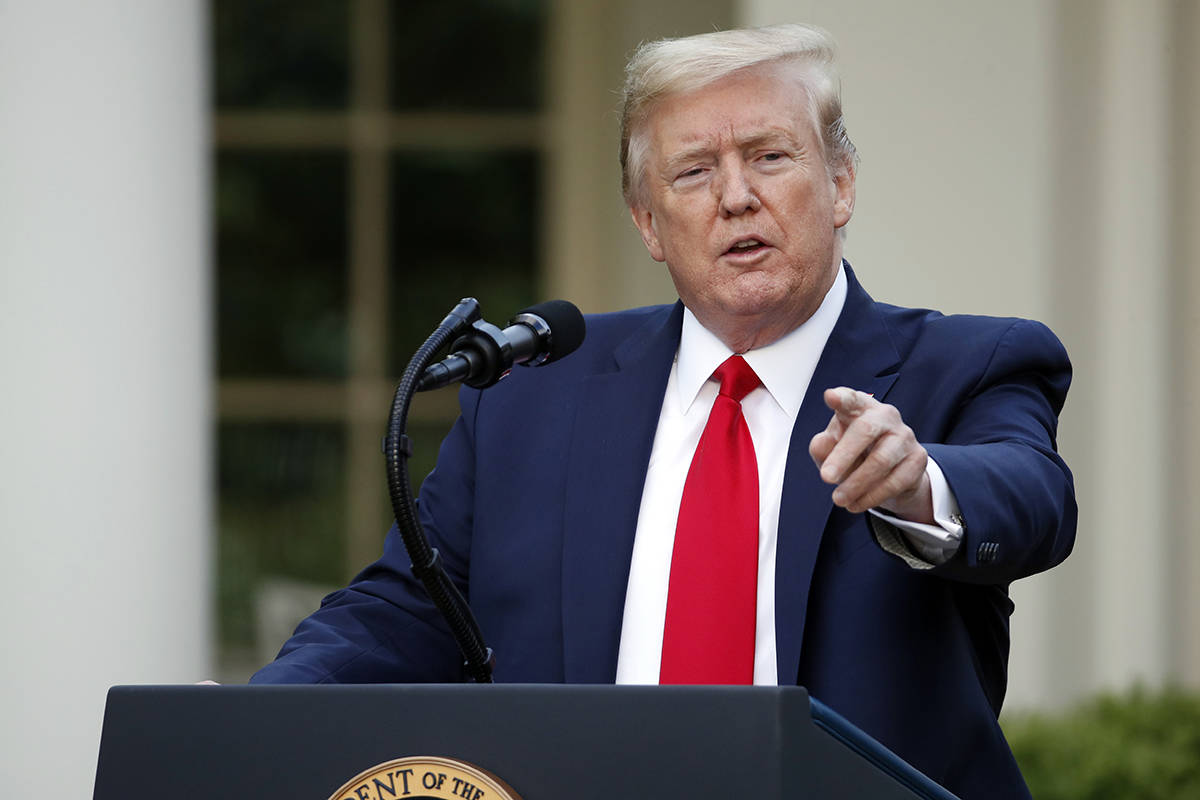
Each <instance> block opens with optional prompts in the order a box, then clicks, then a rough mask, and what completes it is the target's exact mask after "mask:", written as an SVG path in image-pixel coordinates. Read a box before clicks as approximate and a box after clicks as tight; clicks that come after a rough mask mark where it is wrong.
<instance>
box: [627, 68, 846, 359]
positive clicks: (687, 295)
mask: <svg viewBox="0 0 1200 800" xmlns="http://www.w3.org/2000/svg"><path fill="white" fill-rule="evenodd" d="M644 135H645V136H646V142H647V154H646V164H645V172H644V183H643V186H642V190H641V194H640V195H639V197H640V200H638V202H637V203H636V204H635V206H634V207H633V209H632V213H633V219H634V222H635V223H636V224H637V226H638V230H639V231H640V232H641V234H642V240H643V241H644V242H645V243H646V248H647V249H648V250H649V251H650V255H651V257H653V258H654V259H655V260H656V261H665V262H666V263H667V269H668V270H669V271H670V273H671V278H672V280H674V282H675V288H676V290H677V291H678V292H679V296H680V298H681V299H682V300H683V302H684V304H685V305H686V306H687V307H688V308H690V309H691V310H692V313H694V314H695V315H696V317H697V319H699V320H700V322H701V323H702V324H703V325H704V326H705V327H706V328H708V329H709V330H711V331H712V332H713V333H715V334H716V335H717V336H719V337H720V338H721V339H722V340H723V341H725V343H726V344H727V345H729V346H730V347H731V348H732V349H734V350H735V351H738V352H743V351H745V350H748V349H752V348H754V347H762V346H764V345H767V344H770V343H771V342H772V341H774V340H776V339H778V338H780V337H781V336H783V335H784V334H786V333H788V332H789V331H791V330H793V329H795V328H796V327H798V326H799V325H800V324H801V323H802V322H804V321H805V320H806V319H808V318H809V317H810V316H811V315H812V313H813V312H814V311H816V309H817V307H818V306H819V305H820V304H821V300H822V299H823V298H824V296H825V293H826V292H827V291H828V290H829V287H830V286H831V285H832V283H833V279H834V277H835V276H836V271H837V268H838V266H839V264H840V263H841V239H840V238H839V236H838V234H837V229H838V228H840V227H842V226H843V225H845V224H846V223H847V222H849V221H850V215H851V213H852V211H853V209H854V173H853V169H852V167H850V166H847V167H844V168H839V169H838V170H836V171H833V170H830V168H829V167H827V165H826V161H825V153H824V148H823V146H822V142H821V137H820V134H819V133H818V130H817V121H816V117H815V112H814V110H813V107H812V104H811V103H810V102H809V100H808V97H807V94H806V90H805V89H804V88H803V86H802V85H801V83H800V81H799V80H798V78H797V67H795V66H791V65H780V64H774V65H770V64H769V65H763V66H759V67H753V68H750V69H746V70H742V71H739V72H736V73H734V74H733V75H731V76H728V77H726V78H723V79H721V80H720V81H718V82H716V83H713V84H710V85H709V86H706V87H704V88H701V89H698V90H696V91H694V92H689V93H684V94H679V95H674V96H669V97H667V98H665V99H664V100H662V101H660V102H659V104H658V106H657V107H656V108H655V109H654V111H653V112H652V113H651V116H650V118H649V120H648V121H647V125H646V129H645V132H644Z"/></svg>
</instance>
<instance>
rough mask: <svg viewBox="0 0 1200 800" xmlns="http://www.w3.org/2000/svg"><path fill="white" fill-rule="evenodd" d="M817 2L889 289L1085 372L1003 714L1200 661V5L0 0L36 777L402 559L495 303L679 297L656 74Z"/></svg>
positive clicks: (8, 589)
mask: <svg viewBox="0 0 1200 800" xmlns="http://www.w3.org/2000/svg"><path fill="white" fill-rule="evenodd" d="M781 21H804V22H812V23H816V24H818V25H821V26H823V27H825V28H827V29H828V30H830V31H831V32H832V33H833V35H834V36H835V38H836V39H837V40H838V42H839V44H840V48H841V70H842V75H843V99H844V106H845V111H846V116H847V123H848V128H849V131H850V134H851V136H852V137H853V138H854V140H855V142H856V144H857V145H858V149H859V152H860V154H861V156H862V163H861V166H860V172H859V181H858V203H857V207H856V214H855V218H854V220H853V222H852V223H851V227H850V231H849V239H848V241H847V256H848V258H849V260H850V261H851V263H853V264H854V266H855V269H856V271H857V272H858V274H859V276H860V278H861V279H862V281H863V283H864V284H865V286H866V287H867V289H868V290H869V291H870V292H871V293H872V294H873V295H874V296H875V297H876V298H877V299H883V300H888V301H891V302H895V303H900V304H904V305H921V306H931V307H936V308H940V309H943V310H946V311H959V312H971V313H986V314H1001V315H1020V316H1030V317H1035V318H1038V319H1041V320H1043V321H1045V322H1047V323H1048V324H1049V325H1050V326H1051V327H1052V328H1053V329H1054V330H1055V331H1056V332H1057V333H1058V334H1059V336H1060V337H1061V338H1062V339H1063V341H1064V342H1065V343H1066V345H1067V348H1068V351H1069V352H1070V353H1071V355H1072V358H1073V360H1074V362H1075V366H1076V379H1075V384H1074V386H1073V388H1072V392H1071V395H1070V397H1069V398H1068V403H1067V408H1066V410H1065V411H1064V414H1063V417H1062V424H1061V430H1060V445H1061V449H1062V451H1063V452H1064V454H1065V456H1066V458H1067V460H1068V463H1070V464H1071V465H1072V467H1073V468H1074V470H1075V473H1076V480H1077V488H1078V494H1079V499H1080V505H1081V511H1080V526H1079V536H1078V543H1077V546H1076V552H1075V553H1074V555H1072V557H1071V559H1069V560H1068V562H1067V563H1066V564H1064V565H1063V566H1062V567H1059V568H1057V569H1055V570H1053V571H1052V572H1051V573H1049V574H1047V575H1043V576H1037V577H1035V578H1032V579H1029V580H1026V581H1023V582H1021V583H1020V584H1018V585H1016V586H1014V587H1013V590H1012V593H1013V597H1014V600H1015V602H1016V604H1017V610H1016V613H1015V615H1014V619H1013V649H1012V657H1011V683H1010V691H1009V699H1008V707H1009V708H1013V709H1018V710H1020V709H1054V708H1060V707H1063V706H1066V705H1068V704H1070V703H1073V702H1075V701H1077V700H1079V699H1081V698H1084V697H1086V696H1088V695H1091V694H1092V693H1094V692H1096V691H1099V690H1103V689H1122V688H1125V687H1128V686H1131V685H1134V684H1138V683H1140V684H1144V685H1147V686H1150V687H1155V686H1161V685H1164V684H1182V685H1184V686H1192V687H1196V686H1200V627H1198V625H1197V623H1196V622H1195V620H1196V619H1200V536H1198V534H1200V523H1198V522H1197V510H1196V508H1195V505H1196V494H1197V491H1196V490H1197V487H1198V486H1200V481H1198V478H1200V455H1198V453H1200V420H1198V418H1197V417H1198V415H1197V413H1196V408H1195V406H1196V402H1195V398H1196V397H1197V396H1198V393H1200V365H1198V364H1197V360H1196V358H1195V357H1194V352H1195V350H1196V347H1197V345H1200V319H1198V316H1197V308H1198V307H1200V303H1198V302H1197V301H1200V271H1198V270H1197V266H1196V265H1197V257H1198V256H1200V232H1198V231H1200V226H1198V225H1197V224H1196V222H1197V220H1200V96H1198V93H1200V57H1198V56H1197V53H1198V52H1200V4H1197V3H1195V2H1192V1H1191V0H1143V2H1139V3H1136V4H1134V3H1126V2H1124V0H1014V1H1013V2H1009V3H1004V4H997V3H992V2H988V1H987V0H972V1H970V2H956V3H947V2H942V1H941V0H910V1H909V2H906V3H892V2H888V1H887V0H836V1H835V0H807V1H803V0H791V1H789V0H607V1H605V0H441V1H440V2H434V0H302V1H299V2H298V1H297V0H291V1H290V2H284V0H209V2H201V0H175V1H174V2H170V3H163V2H158V1H157V0H111V1H110V2H107V3H103V4H95V3H88V2H83V1H82V0H74V1H72V0H56V1H55V2H35V1H34V0H0V368H2V370H3V379H2V380H3V383H2V385H0V420H2V423H0V424H2V425H3V432H4V435H3V438H2V439H0V545H2V548H3V549H2V550H0V576H2V577H3V583H2V584H0V587H2V589H3V591H4V596H5V599H6V601H7V602H6V603H5V606H6V607H5V609H4V611H3V613H2V614H0V642H2V643H3V644H2V647H3V656H0V785H3V786H5V787H7V788H9V789H10V791H12V793H14V794H16V793H19V792H22V791H23V792H25V793H29V794H32V793H33V791H34V789H35V788H38V787H44V785H45V781H46V780H47V776H48V775H53V776H54V778H53V779H54V781H55V785H56V787H58V788H60V789H61V790H62V791H63V793H64V794H65V795H68V796H86V795H87V793H88V792H89V791H90V786H91V781H92V777H93V775H94V770H95V759H96V751H97V745H98V741H99V731H100V725H101V720H102V714H103V706H104V693H105V691H106V689H107V688H108V687H109V686H111V685H114V684H128V683H186V682H192V681H197V680H202V679H205V678H216V679H218V680H222V681H226V682H241V681H244V680H245V679H246V678H247V677H248V676H249V675H250V674H251V673H252V672H253V670H254V669H255V668H256V667H257V666H258V665H260V664H261V663H263V662H265V661H267V660H269V659H270V658H271V657H272V656H273V655H274V652H275V651H276V650H277V649H278V647H279V645H280V644H281V643H282V641H283V639H284V638H286V636H287V635H288V633H289V632H290V630H291V627H292V626H293V625H294V624H295V621H296V620H297V619H298V618H299V617H301V616H303V615H304V614H305V613H307V611H309V610H311V609H312V608H313V607H315V605H316V603H317V602H318V601H319V598H320V597H321V596H322V595H323V594H324V593H325V592H326V591H329V590H330V589H332V588H333V587H336V586H337V585H339V584H341V583H344V582H345V581H346V580H347V579H348V578H349V577H350V576H352V575H353V573H354V572H355V571H356V570H357V568H358V567H360V566H362V565H364V564H365V563H367V562H369V561H371V560H373V559H374V558H375V556H376V554H377V553H378V551H379V548H380V545H381V542H382V539H383V534H384V532H385V531H386V529H387V527H388V525H389V517H390V511H389V508H388V504H387V498H386V490H385V480H384V473H383V464H382V458H381V457H380V455H379V440H380V436H381V434H382V431H383V425H384V420H385V418H386V413H387V410H388V405H389V401H390V397H391V392H392V389H393V385H394V380H395V379H396V378H397V377H398V375H399V373H400V371H401V369H402V368H403V365H404V363H405V362H406V361H407V359H408V357H409V356H410V355H411V353H412V351H413V350H415V348H416V347H417V346H418V345H419V344H420V342H421V341H422V340H423V338H424V336H425V335H426V334H427V333H428V331H429V330H430V329H431V328H432V327H433V326H434V325H435V324H436V323H437V322H438V321H440V320H441V318H442V317H443V316H444V314H445V313H446V311H447V310H449V308H450V307H452V306H453V304H454V303H455V302H456V301H457V300H458V299H459V298H460V297H462V296H464V295H474V296H476V297H478V298H479V299H480V301H481V302H482V305H483V310H484V314H485V317H486V318H487V319H489V320H491V321H493V322H497V323H501V324H502V323H503V322H504V321H505V320H507V319H508V317H509V316H511V314H512V313H513V312H514V311H516V310H517V309H519V308H521V307H523V306H524V305H527V304H529V303H532V302H535V301H537V300H541V299H546V298H551V297H564V298H567V299H570V300H572V301H574V302H575V303H577V304H578V305H579V306H580V307H581V308H583V309H584V310H585V311H602V310H609V309H616V308H622V307H628V306H631V305H642V304H647V303H655V302H668V301H671V300H673V299H674V295H673V293H672V290H671V287H670V282H669V280H668V278H667V276H666V273H665V270H664V269H663V268H662V267H661V265H657V264H655V263H654V262H652V261H650V259H649V258H648V257H647V256H646V255H645V252H644V250H643V248H642V245H641V243H640V240H639V239H638V237H637V235H636V232H635V231H634V229H633V227H632V225H631V224H630V223H629V221H628V215H627V212H626V210H625V209H624V207H623V206H622V203H621V198H620V181H619V174H618V167H617V158H616V154H617V114H616V107H617V91H618V89H619V87H620V83H621V71H622V67H623V64H624V60H625V58H626V57H627V55H628V54H629V52H630V51H631V50H632V48H633V47H635V46H636V45H637V44H638V42H640V41H642V40H645V39H649V38H657V37H660V36H668V35H682V34H689V33H696V32H702V31H706V30H711V29H713V28H714V27H728V26H731V25H757V24H768V23H773V22H781ZM455 410H456V405H455V401H454V394H453V392H451V391H443V392H438V393H432V394H427V395H422V396H421V397H420V398H419V402H418V403H417V405H416V406H415V407H414V410H413V414H412V417H411V419H410V434H411V435H413V437H414V439H415V440H416V447H417V455H416V458H415V460H414V462H413V467H412V472H413V473H414V476H420V475H423V474H424V472H426V471H427V470H428V469H429V467H430V466H431V464H432V462H433V459H434V458H435V457H436V451H437V444H438V442H439V440H440V438H441V435H442V434H443V432H444V431H445V430H446V429H447V428H448V427H449V425H450V423H451V422H452V420H453V418H454V414H455Z"/></svg>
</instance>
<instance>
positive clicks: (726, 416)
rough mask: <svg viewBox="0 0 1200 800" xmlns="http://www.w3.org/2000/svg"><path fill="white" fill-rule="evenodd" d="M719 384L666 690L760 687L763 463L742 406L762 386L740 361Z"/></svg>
mask: <svg viewBox="0 0 1200 800" xmlns="http://www.w3.org/2000/svg"><path fill="white" fill-rule="evenodd" d="M713 377H714V378H716V379H717V380H719V381H720V382H721V388H720V390H719V391H720V393H719V394H718V395H717V399H716V402H714V403H713V407H712V411H711V412H710V413H709V415H708V423H707V424H706V425H705V426H704V433H703V434H701V436H700V444H699V445H697V446H696V454H695V455H694V456H693V457H692V466H691V467H690V468H689V469H688V475H687V481H686V482H685V483H684V486H683V500H682V501H681V503H680V505H679V522H678V524H677V525H676V528H675V549H674V552H673V553H672V555H671V582H670V588H669V591H668V593H667V619H666V625H665V627H664V629H663V650H662V665H661V668H660V672H659V683H691V684H696V683H717V684H749V683H753V682H754V623H755V610H756V607H757V596H758V591H757V586H758V461H757V460H756V459H755V457H754V442H753V441H751V439H750V429H749V428H747V427H746V420H745V418H744V417H743V416H742V398H743V397H745V396H746V395H747V394H749V393H750V392H751V391H752V390H753V389H754V388H755V387H756V386H758V385H759V380H758V376H757V375H755V374H754V370H752V369H751V368H750V365H749V364H747V363H746V362H745V361H743V360H742V357H741V356H736V355H735V356H730V357H729V358H728V359H726V361H725V363H723V364H722V365H721V366H719V367H717V370H716V372H714V373H713Z"/></svg>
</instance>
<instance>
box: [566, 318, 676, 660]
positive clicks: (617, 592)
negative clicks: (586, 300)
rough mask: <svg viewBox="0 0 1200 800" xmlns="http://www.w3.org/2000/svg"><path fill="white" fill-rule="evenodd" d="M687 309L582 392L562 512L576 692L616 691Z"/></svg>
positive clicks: (651, 324) (648, 332) (624, 352)
mask: <svg viewBox="0 0 1200 800" xmlns="http://www.w3.org/2000/svg"><path fill="white" fill-rule="evenodd" d="M682 321H683V306H682V305H681V304H678V303H677V304H676V305H675V306H674V308H670V309H664V310H663V312H662V313H660V314H655V315H653V316H652V317H651V318H650V319H649V321H647V322H646V323H645V324H644V325H642V326H640V327H639V328H638V329H637V330H636V331H635V332H634V333H633V335H631V336H630V337H629V338H628V339H626V340H625V341H624V342H623V343H622V344H621V345H619V346H618V347H617V348H616V349H615V350H614V353H613V356H614V369H613V371H611V372H606V373H601V374H598V375H592V376H590V377H588V378H587V379H585V380H584V381H583V383H582V385H581V386H580V399H579V406H578V408H579V410H578V412H577V414H576V418H575V424H574V428H573V431H572V441H571V455H570V459H569V461H568V465H567V470H568V473H567V482H566V487H567V488H566V497H565V500H564V507H563V515H564V517H563V526H564V532H563V571H562V576H563V578H562V579H563V585H562V596H563V659H564V676H565V679H566V681H567V682H568V683H612V682H613V681H614V680H615V679H616V670H617V650H618V648H619V646H620V638H621V620H622V616H623V613H624V608H625V591H626V584H627V583H628V580H629V563H630V559H631V557H632V555H633V540H634V534H635V533H636V531H637V517H638V509H639V507H640V505H641V498H642V488H643V485H644V484H645V480H646V468H647V465H648V464H649V462H650V451H651V449H652V447H653V444H654V433H655V430H656V429H657V427H658V418H659V413H660V410H661V406H662V397H663V393H664V392H665V391H666V385H667V378H668V376H669V375H670V371H671V362H672V360H673V358H674V355H675V351H676V350H677V349H678V347H679V331H680V326H681V325H682Z"/></svg>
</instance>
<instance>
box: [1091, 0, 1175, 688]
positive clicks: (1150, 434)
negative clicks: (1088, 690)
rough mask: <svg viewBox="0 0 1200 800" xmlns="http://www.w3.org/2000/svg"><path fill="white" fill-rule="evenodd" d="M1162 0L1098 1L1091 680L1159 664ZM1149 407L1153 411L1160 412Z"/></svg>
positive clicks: (1164, 558)
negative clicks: (1098, 438)
mask: <svg viewBox="0 0 1200 800" xmlns="http://www.w3.org/2000/svg"><path fill="white" fill-rule="evenodd" d="M1167 6H1168V3H1167V2H1165V0H1153V1H1152V0H1146V1H1145V2H1141V3H1137V4H1136V5H1132V4H1129V3H1125V2H1122V1H1121V0H1109V2H1107V3H1106V4H1105V10H1104V17H1103V21H1104V34H1105V35H1104V39H1103V41H1104V43H1105V47H1104V64H1103V72H1102V76H1101V79H1102V81H1103V84H1104V86H1105V87H1106V91H1105V97H1104V104H1103V107H1102V112H1101V117H1100V129H1101V133H1100V151H1101V152H1100V160H1099V164H1097V165H1096V168H1097V169H1103V170H1104V175H1105V176H1106V180H1105V182H1104V184H1103V185H1102V187H1101V191H1102V194H1101V197H1100V204H1099V209H1098V211H1099V220H1100V225H1099V226H1098V237H1099V249H1098V261H1097V264H1096V282H1097V286H1098V288H1099V296H1098V298H1097V299H1098V303H1097V307H1096V309H1095V314H1094V317H1093V318H1094V320H1095V335H1096V337H1097V338H1096V348H1097V350H1098V352H1099V353H1102V354H1103V364H1102V367H1103V371H1102V372H1101V373H1100V374H1099V375H1098V376H1097V378H1098V382H1099V384H1100V387H1099V389H1100V390H1099V392H1098V393H1097V394H1096V396H1095V398H1094V402H1095V404H1096V407H1097V409H1098V412H1099V413H1098V419H1097V420H1096V422H1097V431H1096V433H1097V434H1098V435H1102V436H1103V441H1104V443H1105V444H1104V450H1103V451H1102V453H1103V455H1102V458H1101V459H1100V462H1099V464H1098V469H1097V477H1098V479H1099V480H1098V484H1097V485H1096V486H1095V487H1094V488H1093V493H1092V496H1091V497H1090V498H1089V499H1090V500H1091V502H1093V503H1094V504H1095V508H1096V510H1097V520H1098V521H1099V522H1100V524H1098V525H1097V526H1096V528H1095V530H1094V531H1089V532H1088V534H1089V538H1090V542H1089V544H1090V545H1091V546H1092V547H1094V548H1095V552H1096V566H1097V576H1096V577H1097V585H1098V587H1099V589H1100V590H1099V591H1097V593H1096V597H1095V602H1096V606H1095V608H1096V613H1095V616H1094V618H1093V620H1092V624H1093V626H1094V636H1095V637H1096V642H1097V652H1096V653H1095V663H1096V665H1097V669H1098V673H1097V678H1098V680H1099V683H1100V684H1101V685H1104V686H1112V687H1122V686H1125V685H1128V684H1129V683H1130V682H1132V681H1133V680H1135V679H1142V680H1147V681H1151V682H1156V681H1158V680H1161V679H1162V677H1163V676H1164V675H1165V673H1166V672H1167V670H1168V667H1169V665H1168V655H1169V650H1168V630H1167V625H1166V622H1167V620H1168V618H1169V615H1168V597H1169V596H1170V587H1169V584H1168V580H1169V574H1168V565H1169V563H1170V558H1171V552H1170V544H1169V541H1170V536H1169V531H1168V526H1167V514H1166V508H1167V502H1168V500H1169V497H1168V491H1167V487H1168V483H1167V477H1168V474H1169V473H1168V471H1167V463H1166V462H1167V461H1168V458H1169V456H1168V454H1169V453H1170V452H1171V444H1170V443H1169V442H1168V439H1167V416H1168V415H1167V413H1165V412H1166V410H1167V409H1168V408H1169V407H1170V401H1169V399H1168V398H1169V397H1170V394H1169V393H1170V392H1171V389H1170V385H1171V379H1172V376H1171V374H1170V373H1169V372H1168V364H1167V361H1168V355H1167V353H1168V341H1167V331H1168V326H1169V322H1170V318H1169V301H1170V274H1169V255H1170V250H1169V248H1170V242H1169V233H1170V231H1169V219H1170V217H1169V206H1168V198H1169V170H1170V169H1171V166H1170V164H1169V163H1168V142H1169V128H1168V123H1169V119H1170V109H1169V105H1168V104H1169V90H1170V82H1169V80H1168V75H1169V73H1168V70H1167V55H1166V48H1165V46H1164V45H1165V43H1166V42H1167V41H1168V33H1169V27H1168V8H1167ZM1160 408H1161V411H1160Z"/></svg>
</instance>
